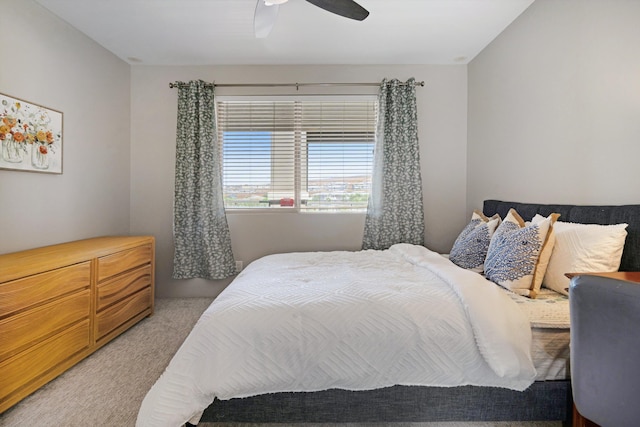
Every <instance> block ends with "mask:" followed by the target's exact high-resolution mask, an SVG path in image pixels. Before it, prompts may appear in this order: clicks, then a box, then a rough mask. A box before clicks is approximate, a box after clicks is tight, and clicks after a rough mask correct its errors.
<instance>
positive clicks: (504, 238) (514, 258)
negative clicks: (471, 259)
mask: <svg viewBox="0 0 640 427" xmlns="http://www.w3.org/2000/svg"><path fill="white" fill-rule="evenodd" d="M559 216H560V215H559V214H551V215H549V216H548V217H547V218H544V219H542V220H536V221H531V223H530V224H529V225H525V223H524V220H523V219H522V217H520V215H518V212H516V210H515V209H511V210H509V213H508V214H507V216H506V217H505V218H504V220H502V224H500V226H499V227H498V228H497V229H496V231H495V233H494V235H493V238H492V239H491V243H490V244H489V250H488V252H487V259H486V260H485V263H484V272H485V275H486V277H487V279H489V280H491V281H493V282H495V283H497V284H498V285H500V286H502V287H504V288H506V289H509V290H511V291H513V292H515V293H517V294H519V295H523V296H526V297H530V298H535V297H536V295H537V294H538V292H539V290H540V286H541V285H542V278H543V277H544V273H545V270H546V268H547V264H548V260H549V257H550V256H551V248H552V247H553V246H552V245H553V224H554V223H555V222H556V220H557V219H558V217H559ZM548 245H549V246H548Z"/></svg>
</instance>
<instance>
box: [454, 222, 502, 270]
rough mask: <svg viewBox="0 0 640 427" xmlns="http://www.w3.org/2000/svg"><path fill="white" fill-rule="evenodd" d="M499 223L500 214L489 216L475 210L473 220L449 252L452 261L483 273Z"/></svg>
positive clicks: (459, 265)
mask: <svg viewBox="0 0 640 427" xmlns="http://www.w3.org/2000/svg"><path fill="white" fill-rule="evenodd" d="M498 225H500V216H499V215H498V214H496V215H494V216H492V217H491V218H487V217H486V216H485V215H484V214H483V213H482V212H480V211H479V210H475V211H473V214H472V215H471V221H470V222H469V223H468V224H467V226H466V227H465V228H464V229H463V230H462V231H461V232H460V235H458V238H457V239H456V241H455V242H454V243H453V247H452V248H451V252H450V253H449V259H450V260H451V262H453V263H454V264H455V265H457V266H458V267H462V268H466V269H467V270H471V271H475V272H476V273H482V271H483V270H484V260H485V258H486V257H487V250H488V249H489V242H491V236H493V233H494V232H495V230H496V228H497V227H498Z"/></svg>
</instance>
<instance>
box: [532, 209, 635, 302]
mask: <svg viewBox="0 0 640 427" xmlns="http://www.w3.org/2000/svg"><path fill="white" fill-rule="evenodd" d="M627 225H628V224H624V223H623V224H614V225H599V224H577V223H572V222H562V221H558V222H556V223H555V225H554V227H553V228H554V230H555V236H556V242H555V245H554V247H553V252H552V253H551V259H550V260H549V268H547V272H546V273H545V275H544V281H543V282H542V285H543V286H544V287H546V288H549V289H553V290H554V291H556V292H559V293H561V294H564V295H568V291H567V289H568V288H569V282H570V280H569V279H568V278H567V277H566V276H565V273H598V272H610V271H617V270H618V268H619V267H620V260H621V259H622V250H623V249H624V242H625V240H626V238H627Z"/></svg>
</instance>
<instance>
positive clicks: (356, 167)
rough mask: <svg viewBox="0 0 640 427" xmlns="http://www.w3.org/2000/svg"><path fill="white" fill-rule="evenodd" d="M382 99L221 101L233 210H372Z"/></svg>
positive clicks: (226, 184)
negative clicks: (369, 203) (378, 109)
mask: <svg viewBox="0 0 640 427" xmlns="http://www.w3.org/2000/svg"><path fill="white" fill-rule="evenodd" d="M376 104H377V101H376V99H375V97H367V98H366V99H363V98H362V97H360V98H358V99H357V100H354V99H349V100H344V97H343V99H342V100H338V99H335V98H332V97H322V99H318V98H316V97H313V98H310V97H305V98H304V99H295V100H290V99H288V100H282V99H277V100H273V99H269V100H261V99H257V98H252V99H249V100H247V99H243V98H241V97H238V98H223V99H222V100H219V101H218V102H217V103H216V114H217V116H218V138H219V141H220V142H221V144H220V146H221V150H222V153H221V154H222V159H223V162H222V164H223V191H224V201H225V208H227V209H260V208H263V209H287V210H295V211H300V212H320V211H322V212H343V211H365V210H366V207H367V199H368V196H369V193H370V190H371V169H372V164H373V149H374V137H375V125H376V113H377V105H376Z"/></svg>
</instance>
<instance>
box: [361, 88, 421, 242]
mask: <svg viewBox="0 0 640 427" xmlns="http://www.w3.org/2000/svg"><path fill="white" fill-rule="evenodd" d="M378 108H379V110H378V111H379V116H378V125H377V131H376V146H375V153H374V160H373V182H372V188H371V195H370V197H369V204H368V206H367V216H366V218H365V224H364V237H363V240H362V249H387V248H389V247H390V246H392V245H394V244H396V243H412V244H415V245H422V244H424V213H423V208H422V178H421V176H420V152H419V145H418V114H417V108H416V88H415V79H413V78H411V79H409V80H408V81H407V82H406V83H402V82H399V81H398V80H396V79H393V80H389V81H387V79H384V80H383V81H382V84H381V85H380V93H379V95H378Z"/></svg>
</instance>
